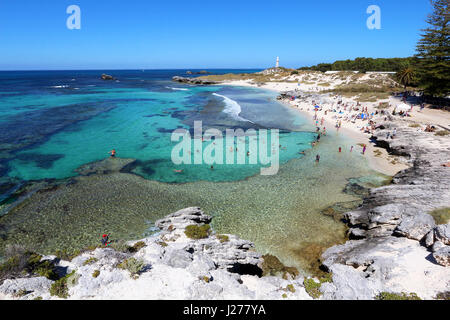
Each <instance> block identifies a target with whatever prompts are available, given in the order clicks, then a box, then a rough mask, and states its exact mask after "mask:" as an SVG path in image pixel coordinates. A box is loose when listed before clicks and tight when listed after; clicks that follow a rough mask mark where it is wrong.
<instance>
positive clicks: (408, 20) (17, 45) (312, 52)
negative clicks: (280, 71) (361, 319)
mask: <svg viewBox="0 0 450 320" xmlns="http://www.w3.org/2000/svg"><path fill="white" fill-rule="evenodd" d="M70 5H77V6H79V8H80V12H81V19H80V21H81V25H80V27H81V28H80V29H69V28H67V25H66V22H67V20H68V18H69V17H70V16H71V14H68V13H66V10H67V7H69V6H70ZM370 5H377V6H378V7H379V8H380V12H381V17H380V21H381V29H372V30H370V29H369V28H368V27H367V24H366V22H367V19H368V18H369V17H370V16H371V15H372V14H368V13H367V12H366V10H367V8H368V7H369V6H370ZM429 13H431V5H430V2H429V1H428V0H368V1H366V0H345V1H344V0H342V1H339V0H307V1H305V0H272V1H266V0H258V1H256V0H237V1H236V0H226V1H220V0H208V1H204V0H183V1H179V0H176V1H174V0H159V1H155V0H1V1H0V70H70V69H83V70H84V69H184V68H191V69H211V68H267V67H271V66H274V65H275V60H276V57H277V56H279V57H280V65H281V66H284V67H288V68H299V67H302V66H310V65H313V64H317V63H321V62H333V61H335V60H345V59H354V58H356V57H372V58H389V57H407V56H411V55H413V54H414V53H415V46H416V43H417V40H418V39H419V35H420V30H421V29H423V28H425V27H426V23H425V19H426V17H427V15H428V14H429Z"/></svg>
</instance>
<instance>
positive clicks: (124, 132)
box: [0, 70, 382, 270]
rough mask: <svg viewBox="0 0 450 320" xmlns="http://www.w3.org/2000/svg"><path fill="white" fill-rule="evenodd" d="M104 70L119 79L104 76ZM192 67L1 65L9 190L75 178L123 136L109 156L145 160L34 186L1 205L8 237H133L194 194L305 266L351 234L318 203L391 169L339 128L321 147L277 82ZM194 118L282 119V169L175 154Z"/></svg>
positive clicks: (225, 124)
mask: <svg viewBox="0 0 450 320" xmlns="http://www.w3.org/2000/svg"><path fill="white" fill-rule="evenodd" d="M103 72H105V73H108V74H113V75H114V76H115V77H117V78H118V79H119V81H118V82H116V81H102V80H99V76H100V74H101V73H103ZM184 72H185V71H183V70H163V71H145V72H142V71H110V72H107V71H77V72H68V71H67V72H63V71H61V72H17V73H16V72H14V73H11V72H4V73H2V72H0V193H1V196H3V198H6V197H7V196H8V195H9V194H10V193H11V192H12V191H14V190H15V188H14V187H15V186H17V185H18V184H20V182H21V181H28V180H40V179H47V178H58V179H62V178H67V177H76V176H77V175H78V173H77V172H76V169H77V168H79V167H80V166H82V165H84V164H87V163H91V162H94V161H99V160H103V159H105V158H108V152H109V151H110V150H111V149H113V148H115V150H116V151H117V156H118V157H119V158H118V159H113V160H108V161H118V162H120V161H121V160H120V158H131V159H137V161H136V162H134V164H133V166H131V167H129V168H128V170H129V171H130V170H131V174H130V173H126V172H112V173H110V174H107V175H91V176H83V177H77V178H76V179H75V181H76V183H70V184H67V185H62V186H61V187H60V188H58V189H57V190H54V191H49V192H43V193H36V194H34V195H33V196H32V197H31V198H30V201H28V202H26V203H24V204H23V205H21V206H20V207H18V208H16V209H14V210H13V211H12V212H10V213H9V214H6V215H4V216H2V217H0V249H1V248H2V247H4V246H5V245H6V244H10V243H23V244H26V245H28V246H31V247H33V248H35V249H36V250H39V251H45V252H48V253H50V252H54V251H55V250H56V249H64V248H65V249H72V248H81V247H84V246H86V245H90V244H92V243H96V241H98V239H97V238H98V235H100V234H102V233H105V232H109V233H112V234H113V235H114V237H115V238H117V239H118V238H125V239H133V238H134V239H136V238H139V237H142V236H144V235H147V234H149V230H151V226H152V224H153V222H154V221H155V220H156V219H158V218H161V217H163V216H164V215H167V214H169V213H171V212H174V211H175V210H179V209H181V208H184V207H188V206H200V207H201V208H202V209H203V210H204V211H205V212H207V213H208V214H211V215H213V216H214V219H213V227H214V228H215V229H216V230H217V231H218V232H220V233H229V234H237V235H239V236H240V237H242V238H244V239H249V240H251V241H253V242H255V244H256V247H257V250H258V251H260V252H262V253H266V252H268V253H271V254H275V255H277V256H278V257H280V258H281V259H282V261H283V262H285V263H286V264H290V265H295V266H297V267H299V268H302V269H304V270H308V267H309V266H310V264H311V261H312V259H313V258H311V257H312V256H314V254H313V253H314V252H316V251H317V248H319V249H320V248H322V247H325V246H329V245H331V244H334V243H336V242H339V241H342V240H343V239H344V236H345V227H344V225H343V224H342V223H340V222H337V221H334V219H333V218H332V217H330V216H326V215H323V214H321V213H320V212H321V210H323V209H325V208H326V207H328V206H331V205H333V204H335V203H336V202H347V201H355V200H358V197H355V196H353V195H348V194H344V193H343V192H342V190H343V189H344V187H345V185H346V184H347V182H348V181H349V179H351V178H357V177H364V179H363V180H367V181H372V182H373V181H374V183H375V184H376V183H379V182H380V181H381V180H382V177H381V178H380V176H379V175H377V174H376V173H375V172H373V171H372V170H370V169H369V168H368V166H367V162H366V161H365V159H364V157H363V156H362V155H361V154H360V153H359V152H357V151H358V147H357V146H355V149H354V152H352V153H350V152H342V153H338V152H337V149H338V147H339V146H341V147H342V148H343V150H350V146H351V145H353V144H354V142H353V141H352V140H350V139H349V138H347V137H344V136H342V135H341V134H339V133H337V132H329V133H328V136H326V137H322V139H321V142H320V144H319V145H317V146H316V147H314V148H312V147H311V144H310V143H311V142H312V141H313V140H314V139H315V134H314V132H313V131H314V128H313V126H312V121H311V119H307V118H305V117H303V116H302V115H300V114H299V113H298V112H297V111H294V110H292V109H289V108H287V107H285V106H283V105H282V104H280V103H278V102H277V101H276V99H275V97H276V93H274V92H270V91H264V90H260V89H254V88H244V87H227V86H207V87H205V86H189V85H182V84H178V83H173V82H172V81H170V79H171V77H172V76H174V75H183V74H184ZM214 72H216V73H227V72H230V70H214ZM233 72H239V71H233ZM247 72H248V71H247ZM239 109H240V110H239ZM237 112H238V113H237ZM198 120H201V121H202V122H203V128H204V129H207V128H218V129H219V130H221V131H224V130H225V129H226V128H233V129H235V128H242V129H249V128H253V129H262V128H278V129H280V132H281V135H280V145H281V146H282V147H281V148H280V149H279V151H280V162H281V164H282V165H281V167H280V170H279V172H278V174H276V175H274V176H261V175H259V169H260V167H261V164H255V165H214V170H211V168H210V165H207V164H202V165H184V164H181V165H174V164H173V163H172V161H171V158H170V154H171V150H172V148H173V146H174V145H175V143H173V142H171V140H170V138H171V133H172V131H173V130H175V129H176V128H186V129H188V130H192V126H193V123H194V121H198ZM330 131H331V130H330ZM209 143H211V142H209ZM209 143H207V142H205V143H204V145H205V147H206V145H207V144H209ZM301 151H305V154H300V152H301ZM227 152H228V150H227V149H226V148H225V147H224V153H225V154H226V153H227ZM316 154H320V156H321V158H320V163H319V164H316V163H315V161H314V160H315V156H316ZM174 169H176V170H183V171H182V172H175V171H174ZM0 201H1V198H0Z"/></svg>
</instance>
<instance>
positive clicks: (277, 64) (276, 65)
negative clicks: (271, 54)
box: [275, 57, 280, 69]
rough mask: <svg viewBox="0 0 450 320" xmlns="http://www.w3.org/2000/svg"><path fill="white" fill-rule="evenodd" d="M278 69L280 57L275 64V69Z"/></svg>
mask: <svg viewBox="0 0 450 320" xmlns="http://www.w3.org/2000/svg"><path fill="white" fill-rule="evenodd" d="M279 67H280V57H277V63H276V64H275V68H277V69H278V68H279Z"/></svg>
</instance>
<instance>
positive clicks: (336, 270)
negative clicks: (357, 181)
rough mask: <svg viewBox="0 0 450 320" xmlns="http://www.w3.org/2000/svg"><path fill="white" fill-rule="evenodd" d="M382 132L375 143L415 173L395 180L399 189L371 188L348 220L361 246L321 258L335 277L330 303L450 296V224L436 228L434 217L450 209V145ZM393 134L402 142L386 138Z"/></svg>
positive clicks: (409, 131) (411, 133)
mask: <svg viewBox="0 0 450 320" xmlns="http://www.w3.org/2000/svg"><path fill="white" fill-rule="evenodd" d="M382 127H383V128H384V129H382V130H378V131H377V132H376V133H375V134H374V135H373V139H374V140H375V141H376V144H377V145H379V146H383V147H385V148H387V149H388V151H389V152H390V153H392V154H396V155H402V156H404V157H406V158H407V159H408V161H409V162H410V163H411V164H412V166H411V168H409V169H406V170H403V171H401V172H399V173H398V174H397V175H395V176H394V177H393V180H392V184H390V185H388V186H383V187H380V188H375V189H371V190H370V192H369V195H368V196H367V197H366V198H365V200H364V203H363V204H362V206H360V207H359V208H357V209H356V210H353V211H350V212H347V213H345V214H344V216H345V219H346V221H347V223H348V224H349V226H350V227H351V229H350V232H349V236H350V238H351V239H354V240H351V241H348V242H347V243H345V244H344V245H340V246H334V247H331V248H329V249H328V250H326V251H325V253H324V254H323V255H322V259H323V266H324V267H325V268H326V269H328V270H329V271H331V272H333V280H334V281H333V285H332V287H331V286H330V285H328V287H327V288H326V290H327V291H326V294H325V296H326V297H327V298H329V299H361V298H362V299H371V298H373V297H374V296H375V295H376V294H378V293H379V292H381V291H391V292H401V291H409V292H416V293H418V294H419V296H421V297H422V298H429V299H431V298H433V297H434V295H435V294H436V293H437V292H439V291H442V292H444V291H449V290H450V270H448V269H446V268H445V266H448V265H449V260H448V259H449V258H448V257H449V256H448V253H449V250H448V249H449V248H450V247H449V224H445V225H437V226H436V222H435V220H434V218H433V217H432V216H431V215H430V214H429V213H430V212H431V211H433V210H435V209H438V208H442V207H450V189H449V188H448V186H449V185H450V170H449V168H447V167H443V166H442V164H443V163H446V162H447V161H448V154H449V153H448V151H449V150H450V148H449V147H450V144H449V140H448V138H445V137H444V138H441V137H436V136H434V135H433V134H432V133H431V134H430V133H426V132H423V131H416V130H415V129H413V128H410V127H406V126H404V125H402V124H400V123H399V122H397V123H392V122H388V123H384V124H383V125H382ZM394 128H396V129H397V135H396V137H395V138H394V139H387V138H386V137H387V133H388V132H390V133H392V131H393V129H394ZM433 252H434V253H433ZM399 270H401V271H402V272H403V274H401V273H399ZM439 279H440V280H439ZM433 286H434V287H435V288H434V289H433Z"/></svg>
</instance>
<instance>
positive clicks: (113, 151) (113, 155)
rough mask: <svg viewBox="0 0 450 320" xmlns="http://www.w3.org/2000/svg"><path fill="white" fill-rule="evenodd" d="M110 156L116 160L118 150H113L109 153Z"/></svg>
mask: <svg viewBox="0 0 450 320" xmlns="http://www.w3.org/2000/svg"><path fill="white" fill-rule="evenodd" d="M108 153H109V154H111V158H115V156H116V149H112V150H111V151H110V152H108Z"/></svg>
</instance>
